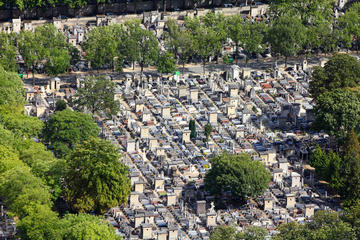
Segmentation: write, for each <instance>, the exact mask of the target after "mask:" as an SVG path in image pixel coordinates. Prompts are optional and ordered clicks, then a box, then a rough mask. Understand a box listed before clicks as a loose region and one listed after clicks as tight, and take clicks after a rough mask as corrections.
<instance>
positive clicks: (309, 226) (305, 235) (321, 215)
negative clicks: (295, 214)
mask: <svg viewBox="0 0 360 240" xmlns="http://www.w3.org/2000/svg"><path fill="white" fill-rule="evenodd" d="M278 231H280V233H279V234H277V235H276V236H275V237H274V239H275V240H313V239H316V240H328V239H345V240H355V239H356V238H355V232H354V230H353V228H352V227H351V225H350V224H349V223H347V222H344V221H343V220H342V219H341V218H340V216H339V214H338V213H336V212H326V211H321V210H320V211H317V212H316V213H315V215H314V219H313V221H312V222H308V223H306V224H304V225H303V224H298V223H296V222H290V223H288V224H282V225H280V227H279V228H278Z"/></svg>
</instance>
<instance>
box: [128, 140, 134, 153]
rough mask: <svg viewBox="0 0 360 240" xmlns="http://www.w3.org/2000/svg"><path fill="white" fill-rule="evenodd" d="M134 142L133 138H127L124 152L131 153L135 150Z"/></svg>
mask: <svg viewBox="0 0 360 240" xmlns="http://www.w3.org/2000/svg"><path fill="white" fill-rule="evenodd" d="M135 147H136V143H135V140H132V139H129V140H127V142H126V152H128V153H133V152H135V150H136V149H135Z"/></svg>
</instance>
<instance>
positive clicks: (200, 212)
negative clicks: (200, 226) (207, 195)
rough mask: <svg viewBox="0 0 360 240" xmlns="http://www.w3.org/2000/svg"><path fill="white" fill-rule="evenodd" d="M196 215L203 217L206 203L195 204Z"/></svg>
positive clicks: (198, 202)
mask: <svg viewBox="0 0 360 240" xmlns="http://www.w3.org/2000/svg"><path fill="white" fill-rule="evenodd" d="M196 213H197V215H198V216H203V215H205V214H206V201H197V202H196Z"/></svg>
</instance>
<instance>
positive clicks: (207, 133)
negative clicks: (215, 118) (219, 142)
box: [205, 123, 213, 142]
mask: <svg viewBox="0 0 360 240" xmlns="http://www.w3.org/2000/svg"><path fill="white" fill-rule="evenodd" d="M212 130H213V128H212V126H211V124H209V123H207V124H206V125H205V137H206V139H205V141H206V142H207V141H209V137H210V134H211V132H212Z"/></svg>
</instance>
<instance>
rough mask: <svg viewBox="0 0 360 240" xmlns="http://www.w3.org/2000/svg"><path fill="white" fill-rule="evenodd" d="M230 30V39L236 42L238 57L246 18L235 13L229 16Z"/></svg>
mask: <svg viewBox="0 0 360 240" xmlns="http://www.w3.org/2000/svg"><path fill="white" fill-rule="evenodd" d="M228 27H229V29H228V32H229V37H230V39H231V40H232V41H233V42H234V44H235V53H236V58H237V57H238V55H239V47H240V46H241V40H242V39H243V36H244V35H245V34H244V19H243V18H242V17H241V16H240V15H233V16H231V17H229V18H228Z"/></svg>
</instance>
